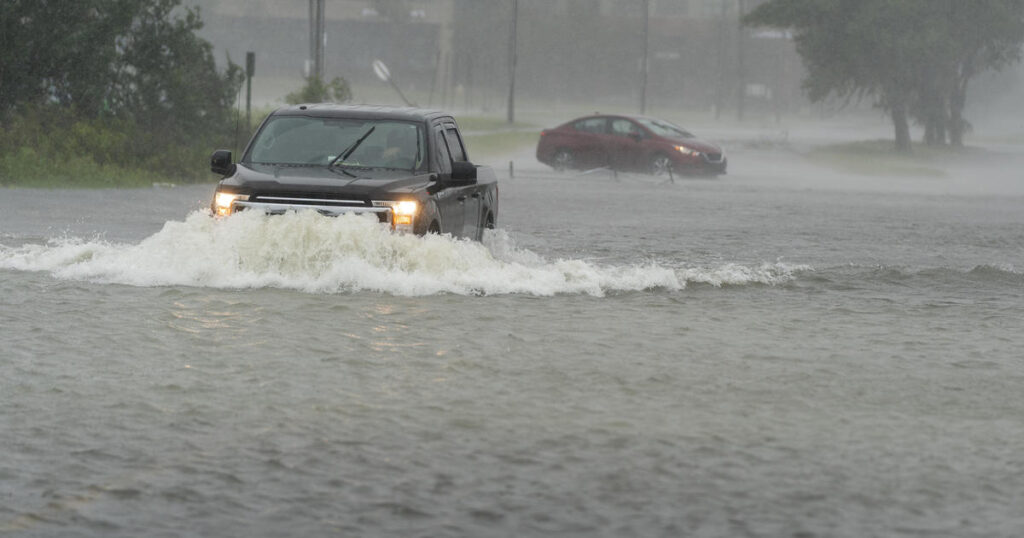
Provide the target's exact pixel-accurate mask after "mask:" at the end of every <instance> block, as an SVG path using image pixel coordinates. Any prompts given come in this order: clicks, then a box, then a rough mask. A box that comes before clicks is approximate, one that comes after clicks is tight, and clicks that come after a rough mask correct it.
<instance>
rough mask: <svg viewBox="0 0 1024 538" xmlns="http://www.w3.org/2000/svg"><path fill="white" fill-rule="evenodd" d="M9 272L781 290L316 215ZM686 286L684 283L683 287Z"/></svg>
mask: <svg viewBox="0 0 1024 538" xmlns="http://www.w3.org/2000/svg"><path fill="white" fill-rule="evenodd" d="M0 268H5V269H16V270H23V271H46V272H50V273H51V274H52V275H54V276H55V277H57V278H63V279H73V280H87V281H93V282H103V283H119V284H128V285H135V286H197V287H213V288H263V287H277V288H288V289H296V290H301V291H305V292H310V293H338V292H350V291H359V290H372V291H379V292H385V293H392V294H396V295H409V296H417V295H432V294H438V293H454V294H464V295H466V294H487V295H494V294H513V293H516V294H531V295H554V294H579V293H582V294H589V295H594V296H603V295H604V294H605V293H607V292H609V291H639V290H651V289H667V290H680V289H682V288H683V287H685V285H686V281H692V282H709V283H712V284H715V285H721V284H723V283H729V284H738V283H745V282H764V283H775V282H777V281H779V280H780V279H784V278H787V277H788V275H790V274H791V273H789V272H787V271H785V270H780V269H778V268H774V269H773V268H771V267H768V268H760V269H748V268H744V267H741V266H734V265H728V266H725V267H723V268H720V269H717V270H710V271H700V270H692V269H691V270H683V271H680V272H677V271H675V270H673V269H671V268H667V267H664V266H661V265H658V264H655V263H648V264H643V265H627V266H608V265H599V264H595V263H590V262H587V261H584V260H573V259H561V260H555V261H548V260H545V259H544V258H543V257H541V256H538V255H537V254H535V253H533V252H530V251H528V250H525V249H519V248H517V247H516V246H515V244H514V242H513V241H512V239H511V238H510V237H509V236H508V234H506V233H504V232H502V231H500V230H499V231H496V232H489V233H488V235H487V237H486V238H485V241H484V243H483V244H481V243H477V242H473V241H467V240H456V239H453V238H451V237H449V236H426V237H417V236H413V235H400V234H393V233H391V232H389V231H388V230H387V229H386V228H385V227H384V226H382V225H381V224H379V223H378V222H377V221H376V219H374V218H373V217H368V216H355V215H345V216H342V217H338V218H327V217H322V216H320V215H318V214H316V213H313V212H301V213H289V214H286V215H279V216H275V217H267V216H264V215H261V214H257V213H241V214H238V215H235V216H232V217H231V218H228V219H214V218H212V217H210V216H208V215H207V214H205V213H204V212H195V213H193V214H191V215H189V216H188V217H187V218H186V219H185V220H184V221H183V222H179V221H171V222H167V223H166V224H165V225H164V227H163V229H161V230H160V231H159V232H157V233H156V234H154V235H152V236H150V237H148V238H146V239H145V240H143V241H142V242H140V243H138V244H113V243H108V242H105V241H99V240H94V241H83V240H80V239H73V238H72V239H67V238H65V239H57V240H51V241H50V242H49V243H48V244H46V245H24V246H21V247H17V248H7V247H2V246H0ZM681 276H682V278H681Z"/></svg>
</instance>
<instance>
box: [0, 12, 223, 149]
mask: <svg viewBox="0 0 1024 538" xmlns="http://www.w3.org/2000/svg"><path fill="white" fill-rule="evenodd" d="M180 4H181V0H4V1H3V2H2V3H0V117H2V115H4V114H9V113H11V112H13V111H16V110H18V109H19V108H25V107H32V106H51V105H58V106H62V107H65V108H72V109H74V110H75V111H76V113H78V114H82V115H85V116H97V115H101V114H114V115H120V116H128V117H131V118H133V119H134V120H136V121H139V122H140V123H142V124H143V125H145V126H150V125H152V126H154V127H162V128H171V129H173V130H174V132H176V133H178V132H181V133H195V132H197V131H199V130H201V129H204V128H209V127H210V126H211V125H214V124H216V123H218V122H220V121H223V120H224V119H225V118H226V117H227V115H228V114H229V113H230V107H231V105H232V103H233V101H234V96H235V95H236V92H237V88H238V85H239V84H241V80H242V76H241V69H240V68H239V67H238V66H237V65H235V64H233V63H230V62H229V65H228V69H227V71H226V72H224V73H223V74H221V73H219V72H218V71H217V69H216V66H215V63H214V61H213V54H212V48H211V46H210V44H209V43H208V42H206V41H204V40H202V39H200V38H199V37H198V36H197V35H195V31H196V30H198V29H199V28H201V27H202V21H201V20H200V18H199V13H198V11H197V10H195V9H191V8H185V9H182V8H181V7H180ZM177 13H180V14H181V15H180V16H179V15H177Z"/></svg>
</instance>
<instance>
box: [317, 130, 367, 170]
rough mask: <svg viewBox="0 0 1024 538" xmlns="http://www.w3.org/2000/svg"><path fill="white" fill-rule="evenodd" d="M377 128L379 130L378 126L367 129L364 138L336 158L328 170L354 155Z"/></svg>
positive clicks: (361, 137)
mask: <svg viewBox="0 0 1024 538" xmlns="http://www.w3.org/2000/svg"><path fill="white" fill-rule="evenodd" d="M376 128H377V126H376V125H374V126H373V127H370V128H369V129H367V130H366V132H365V133H363V136H360V137H359V139H358V140H356V141H355V142H353V143H352V145H351V146H349V147H347V148H345V151H342V152H341V155H338V156H337V157H335V158H334V160H333V161H331V164H328V165H327V168H330V167H332V166H334V165H335V163H337V162H338V161H344V160H345V159H347V158H348V156H349V155H352V152H353V151H355V150H356V148H358V147H359V144H362V143H363V140H366V137H368V136H370V133H372V132H373V130H374V129H376Z"/></svg>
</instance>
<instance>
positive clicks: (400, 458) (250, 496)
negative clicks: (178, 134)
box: [0, 148, 1024, 538]
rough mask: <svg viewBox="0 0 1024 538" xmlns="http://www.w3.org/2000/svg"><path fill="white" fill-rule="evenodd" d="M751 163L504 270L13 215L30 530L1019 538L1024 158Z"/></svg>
mask: <svg viewBox="0 0 1024 538" xmlns="http://www.w3.org/2000/svg"><path fill="white" fill-rule="evenodd" d="M730 156H731V162H732V164H731V168H732V172H731V174H730V175H728V176H724V177H721V178H719V179H716V180H698V179H682V178H680V179H677V180H676V181H675V182H662V181H661V180H657V179H654V178H648V177H643V176H619V177H618V178H614V177H611V176H610V175H608V174H607V173H602V172H597V173H592V174H586V175H575V174H556V173H552V172H548V171H546V170H545V169H544V168H542V167H540V166H539V165H535V166H534V168H533V169H530V167H529V166H526V167H525V168H526V169H525V170H523V171H521V172H520V173H519V174H517V177H515V178H513V179H506V180H503V181H502V183H501V212H500V214H499V217H498V230H496V231H495V232H494V233H491V234H489V235H488V237H487V238H486V240H485V242H484V244H482V245H481V244H477V243H469V242H465V241H453V240H451V239H449V238H445V237H428V238H416V237H409V236H393V235H390V234H388V233H385V232H382V231H381V230H380V229H379V228H378V227H377V225H376V224H375V223H373V222H371V221H368V220H363V219H361V218H348V217H343V218H337V219H328V218H323V217H319V216H316V215H312V214H292V215H286V216H281V217H264V216H258V215H254V214H248V215H245V214H242V215H238V216H236V217H232V218H230V219H225V220H221V221H215V220H212V219H211V218H209V217H207V216H206V215H205V214H204V213H203V212H202V209H203V208H204V206H205V205H206V204H208V202H209V198H210V195H211V193H212V186H210V185H203V186H192V187H178V188H155V189H151V190H150V189H143V190H123V191H86V192H80V191H60V190H57V191H52V190H31V189H3V190H0V432H2V435H0V454H3V456H2V457H0V534H3V535H10V536H47V537H48V536H83V537H111V536H114V537H136V536H167V537H178V536H259V537H263V536H266V537H275V536H422V537H445V536H451V537H485V536H496V537H497V536H501V537H504V536H580V537H583V536H586V537H591V536H607V537H629V536H637V537H654V536H665V537H676V536H759V537H760V536H764V537H775V536H794V537H801V538H810V537H816V536H820V537H835V536H848V537H862V536H948V537H993V536H1006V537H1011V536H1020V535H1021V534H1024V511H1022V510H1021V506H1022V505H1024V453H1022V451H1021V447H1022V446H1024V390H1022V387H1024V360H1022V358H1024V352H1022V350H1024V330H1022V329H1024V322H1022V320H1024V273H1022V270H1024V179H1021V178H1020V177H1019V174H1017V173H1016V172H1014V170H1018V171H1019V170H1021V169H1022V168H1021V166H1019V165H1020V164H1021V163H1022V161H1024V159H1021V158H1020V156H1019V155H1006V154H998V152H994V153H993V155H989V156H988V157H986V158H984V159H980V158H975V159H974V160H975V161H978V160H984V161H991V162H986V163H985V164H986V166H988V168H984V167H982V168H979V169H975V168H972V164H971V163H965V164H959V165H955V164H954V165H951V172H949V174H947V175H945V176H940V177H891V178H877V177H875V178H873V177H857V176H842V175H837V174H836V173H834V172H830V171H828V170H826V169H824V168H822V169H815V168H814V167H813V166H811V165H798V164H795V163H796V161H798V159H795V158H794V157H793V155H786V154H785V153H779V152H774V151H769V150H753V149H751V150H749V151H743V150H742V148H739V149H734V150H733V151H732V152H731V155H730ZM1000 159H1002V161H1001V162H1002V163H1003V164H1004V165H1005V166H1004V167H1003V168H998V169H997V168H995V167H996V166H998V164H999V162H1000ZM993 162H994V163H995V164H993ZM975 164H978V163H977V162H976V163H975ZM1011 165H1012V166H1011ZM979 166H981V165H980V164H979ZM1015 174H1017V177H1014V175H1015Z"/></svg>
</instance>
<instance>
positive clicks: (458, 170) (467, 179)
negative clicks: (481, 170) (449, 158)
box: [452, 161, 476, 185]
mask: <svg viewBox="0 0 1024 538" xmlns="http://www.w3.org/2000/svg"><path fill="white" fill-rule="evenodd" d="M452 181H455V182H458V183H463V184H466V185H473V184H474V183H476V165H474V164H473V163H471V162H469V161H455V162H453V163H452Z"/></svg>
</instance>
